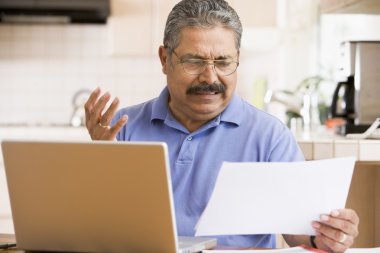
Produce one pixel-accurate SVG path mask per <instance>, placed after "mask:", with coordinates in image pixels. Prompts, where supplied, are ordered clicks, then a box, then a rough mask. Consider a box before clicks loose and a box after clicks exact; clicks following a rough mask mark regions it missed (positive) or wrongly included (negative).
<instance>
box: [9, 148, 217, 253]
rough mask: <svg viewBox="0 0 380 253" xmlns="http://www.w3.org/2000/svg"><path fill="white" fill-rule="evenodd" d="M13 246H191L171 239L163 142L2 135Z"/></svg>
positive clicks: (200, 244) (193, 247)
mask: <svg viewBox="0 0 380 253" xmlns="http://www.w3.org/2000/svg"><path fill="white" fill-rule="evenodd" d="M2 150H3V157H4V165H5V172H6V177H7V182H8V188H9V195H10V202H11V208H12V215H13V221H14V228H15V234H16V241H17V247H18V248H20V249H24V250H32V251H64V252H133V253H138V252H149V253H151V252H155V253H179V252H180V253H184V252H199V251H201V250H203V249H209V248H212V247H214V246H215V245H216V239H212V238H201V237H198V238H195V237H194V238H192V237H191V238H181V237H180V238H178V237H177V232H176V223H175V214H174V208H173V196H172V187H171V179H170V170H169V162H168V151H167V146H166V144H165V143H160V142H123V143H121V142H103V141H101V142H51V141H3V142H2Z"/></svg>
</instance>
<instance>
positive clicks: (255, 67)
mask: <svg viewBox="0 0 380 253" xmlns="http://www.w3.org/2000/svg"><path fill="white" fill-rule="evenodd" d="M248 2H249V1H248ZM278 2H280V3H287V4H282V5H279V6H278V10H276V12H275V13H277V14H278V20H277V21H276V23H277V25H276V26H270V27H247V26H245V27H244V34H243V47H242V53H241V64H240V67H239V72H238V73H239V74H238V79H239V84H238V93H239V94H240V95H241V96H242V97H243V98H245V99H246V100H248V101H249V102H253V99H254V93H255V92H257V89H255V85H254V84H255V82H256V81H257V80H266V81H267V87H269V88H272V89H285V88H287V89H292V88H293V87H295V86H296V85H297V83H298V82H299V81H301V80H302V79H303V78H304V77H306V76H310V75H312V74H313V73H315V72H316V67H315V66H316V62H315V59H314V58H315V48H316V45H315V43H316V41H317V40H316V33H315V29H316V27H317V24H316V22H317V18H316V9H315V8H316V6H317V5H316V1H315V0H313V1H307V3H306V1H300V0H287V1H285V0H279V1H278ZM281 6H282V8H280V7H281ZM256 11H257V10H256ZM109 27H110V26H109V25H10V24H0V124H3V125H4V124H5V125H14V124H27V125H49V124H69V122H70V118H71V114H72V112H73V106H72V98H73V96H74V94H75V93H76V92H77V91H78V90H80V89H89V90H93V89H94V88H95V87H96V86H100V87H101V88H102V90H109V91H110V92H111V94H113V95H114V96H118V97H120V99H121V105H122V106H127V105H132V104H136V103H140V102H143V101H145V100H147V99H150V98H153V97H155V96H157V94H158V93H159V92H160V91H161V89H162V88H163V87H164V86H165V85H166V83H165V80H166V79H165V76H164V75H163V74H162V72H161V66H160V62H159V59H158V56H155V55H151V56H150V55H148V56H128V55H122V56H115V55H112V54H110V51H109V48H110V47H109V43H110V28H109ZM125 32H127V31H125ZM141 32H142V33H143V32H144V30H141ZM111 35H112V34H111ZM131 36H139V35H138V34H132V35H131ZM111 37H112V36H111ZM126 46H128V45H126ZM260 96H261V95H260Z"/></svg>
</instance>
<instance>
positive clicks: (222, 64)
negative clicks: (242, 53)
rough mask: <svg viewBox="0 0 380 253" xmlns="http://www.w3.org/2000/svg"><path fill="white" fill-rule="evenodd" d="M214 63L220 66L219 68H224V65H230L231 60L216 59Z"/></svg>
mask: <svg viewBox="0 0 380 253" xmlns="http://www.w3.org/2000/svg"><path fill="white" fill-rule="evenodd" d="M215 65H216V66H217V67H220V68H226V67H229V66H230V65H231V62H230V61H218V62H215Z"/></svg>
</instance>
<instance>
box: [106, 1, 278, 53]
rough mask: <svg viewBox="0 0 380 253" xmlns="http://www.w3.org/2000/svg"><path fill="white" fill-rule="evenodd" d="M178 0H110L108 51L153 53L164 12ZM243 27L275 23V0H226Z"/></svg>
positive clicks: (271, 25) (161, 37)
mask: <svg viewBox="0 0 380 253" xmlns="http://www.w3.org/2000/svg"><path fill="white" fill-rule="evenodd" d="M178 2H179V0H165V1H162V0H112V1H111V16H110V17H109V19H108V24H107V25H108V51H109V53H110V55H113V56H120V55H121V56H152V55H153V56H155V55H157V52H158V47H159V46H160V45H162V44H163V34H164V29H165V24H166V19H167V17H168V14H169V13H170V11H171V10H172V8H173V7H174V5H175V4H176V3H178ZM228 2H229V3H230V5H231V6H232V7H233V8H234V9H235V10H236V12H237V13H238V15H239V16H240V19H241V21H242V24H243V26H244V27H275V26H276V25H277V0H229V1H228Z"/></svg>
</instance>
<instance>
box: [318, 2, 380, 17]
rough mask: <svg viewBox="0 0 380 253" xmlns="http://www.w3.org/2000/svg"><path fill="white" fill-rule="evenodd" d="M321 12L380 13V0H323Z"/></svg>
mask: <svg viewBox="0 0 380 253" xmlns="http://www.w3.org/2000/svg"><path fill="white" fill-rule="evenodd" d="M320 6H321V13H352V14H380V1H379V0H321V5H320Z"/></svg>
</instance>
